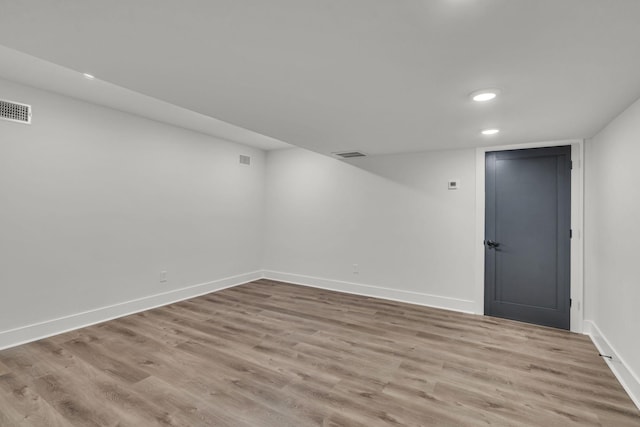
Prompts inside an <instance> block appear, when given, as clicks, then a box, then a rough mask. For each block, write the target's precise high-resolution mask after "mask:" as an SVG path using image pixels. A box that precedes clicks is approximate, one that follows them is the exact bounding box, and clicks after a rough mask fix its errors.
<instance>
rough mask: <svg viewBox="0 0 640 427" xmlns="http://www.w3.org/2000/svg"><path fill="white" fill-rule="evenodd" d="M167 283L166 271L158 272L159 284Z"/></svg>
mask: <svg viewBox="0 0 640 427" xmlns="http://www.w3.org/2000/svg"><path fill="white" fill-rule="evenodd" d="M166 282H167V272H166V271H161V272H160V283H166Z"/></svg>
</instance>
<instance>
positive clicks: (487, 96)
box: [469, 89, 500, 102]
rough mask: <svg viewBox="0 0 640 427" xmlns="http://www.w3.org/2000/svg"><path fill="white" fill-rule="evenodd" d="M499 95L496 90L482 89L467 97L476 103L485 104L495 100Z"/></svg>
mask: <svg viewBox="0 0 640 427" xmlns="http://www.w3.org/2000/svg"><path fill="white" fill-rule="evenodd" d="M499 93H500V91H499V90H498V89H483V90H477V91H475V92H473V93H472V94H471V95H469V96H470V97H471V99H473V100H474V101H476V102H486V101H491V100H492V99H495V98H496V97H497V96H498V94H499Z"/></svg>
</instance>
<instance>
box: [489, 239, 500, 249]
mask: <svg viewBox="0 0 640 427" xmlns="http://www.w3.org/2000/svg"><path fill="white" fill-rule="evenodd" d="M487 246H489V247H490V248H497V247H498V246H500V243H498V242H496V241H494V240H487Z"/></svg>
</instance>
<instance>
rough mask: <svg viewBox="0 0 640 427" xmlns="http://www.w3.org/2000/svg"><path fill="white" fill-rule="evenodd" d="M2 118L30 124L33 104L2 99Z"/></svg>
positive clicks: (0, 101) (0, 112)
mask: <svg viewBox="0 0 640 427" xmlns="http://www.w3.org/2000/svg"><path fill="white" fill-rule="evenodd" d="M0 119H2V120H9V121H11V122H18V123H26V124H30V123H31V105H26V104H20V103H18V102H13V101H7V100H3V99H0Z"/></svg>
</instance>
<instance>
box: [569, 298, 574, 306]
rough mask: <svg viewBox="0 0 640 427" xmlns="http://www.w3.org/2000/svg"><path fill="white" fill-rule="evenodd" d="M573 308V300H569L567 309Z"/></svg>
mask: <svg viewBox="0 0 640 427" xmlns="http://www.w3.org/2000/svg"><path fill="white" fill-rule="evenodd" d="M572 306H573V299H571V298H569V307H572Z"/></svg>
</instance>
